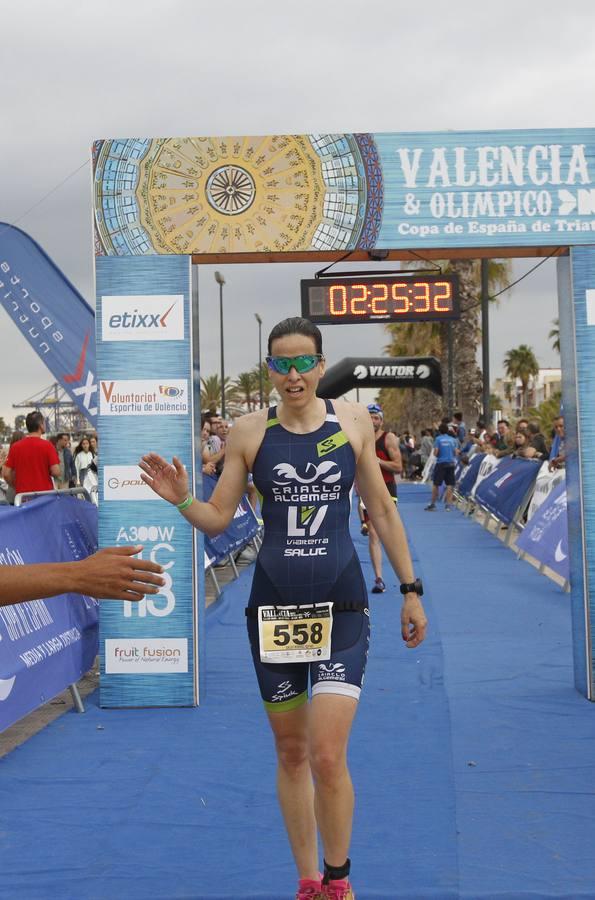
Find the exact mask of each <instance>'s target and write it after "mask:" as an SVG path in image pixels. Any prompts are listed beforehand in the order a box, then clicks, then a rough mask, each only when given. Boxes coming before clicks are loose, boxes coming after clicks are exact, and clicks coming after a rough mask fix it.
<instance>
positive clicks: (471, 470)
mask: <svg viewBox="0 0 595 900" xmlns="http://www.w3.org/2000/svg"><path fill="white" fill-rule="evenodd" d="M484 459H485V453H477V454H476V455H475V456H474V457H473V458H472V460H471V462H470V463H469V465H468V466H467V469H466V471H465V473H464V474H463V477H462V478H461V480H460V482H459V486H458V488H457V490H458V492H459V494H460V495H461V497H468V496H469V494H470V493H471V490H472V489H473V485H474V484H475V479H476V478H477V473H478V472H479V467H480V466H481V464H482V462H483V460H484Z"/></svg>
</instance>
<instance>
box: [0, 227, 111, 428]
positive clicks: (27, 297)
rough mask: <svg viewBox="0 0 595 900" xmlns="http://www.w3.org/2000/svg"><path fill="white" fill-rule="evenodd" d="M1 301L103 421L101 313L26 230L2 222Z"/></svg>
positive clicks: (74, 396)
mask: <svg viewBox="0 0 595 900" xmlns="http://www.w3.org/2000/svg"><path fill="white" fill-rule="evenodd" d="M0 303H1V304H2V306H3V307H4V309H5V310H6V312H7V313H8V315H9V317H10V318H11V320H12V321H13V322H14V324H15V325H16V327H17V328H18V329H19V331H20V332H21V334H22V335H23V336H24V337H25V338H26V339H27V340H28V342H29V343H30V344H31V346H32V347H33V349H34V350H35V352H36V353H37V355H38V356H39V357H40V359H41V360H42V361H43V362H44V363H45V365H46V366H47V367H48V369H49V370H50V372H51V373H52V375H53V376H54V378H55V379H56V381H58V382H59V383H60V384H61V385H62V387H63V388H64V390H65V391H66V393H67V394H68V395H69V397H70V398H71V400H72V401H73V403H75V404H76V405H77V406H78V408H79V409H80V411H81V413H82V414H83V415H84V416H85V417H86V418H87V419H89V420H90V421H91V422H92V423H93V424H94V425H95V424H96V420H97V383H96V380H95V372H96V369H95V315H94V313H93V310H92V309H91V307H90V306H88V305H87V303H86V302H85V300H84V299H83V298H82V296H81V295H80V294H79V292H78V291H77V290H76V288H75V287H74V286H73V285H72V284H71V283H70V281H69V280H68V279H67V278H66V276H65V275H63V274H62V272H61V271H60V269H58V267H57V266H56V265H55V264H54V263H53V262H52V260H51V259H50V258H49V256H48V255H47V254H46V253H45V252H44V251H43V250H42V249H41V247H40V246H39V244H37V243H36V242H35V241H34V240H33V239H32V238H30V237H29V235H28V234H26V233H25V232H24V231H21V230H20V228H14V227H13V226H12V225H7V224H6V223H3V222H0Z"/></svg>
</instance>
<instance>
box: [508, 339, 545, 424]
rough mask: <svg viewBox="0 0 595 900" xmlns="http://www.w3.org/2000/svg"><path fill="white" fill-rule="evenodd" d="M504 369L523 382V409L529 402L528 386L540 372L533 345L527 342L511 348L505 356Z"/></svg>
mask: <svg viewBox="0 0 595 900" xmlns="http://www.w3.org/2000/svg"><path fill="white" fill-rule="evenodd" d="M504 371H505V372H506V374H507V375H508V377H509V378H512V379H513V380H514V381H516V379H517V378H518V379H519V381H520V382H521V410H523V409H524V408H525V406H526V404H527V388H528V385H529V381H530V379H531V378H535V376H536V375H538V374H539V363H538V362H537V358H536V356H535V354H534V353H533V350H532V348H531V347H528V346H527V344H519V346H518V347H515V348H513V349H512V350H509V351H508V353H507V354H506V356H505V357H504Z"/></svg>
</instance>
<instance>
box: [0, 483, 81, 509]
mask: <svg viewBox="0 0 595 900" xmlns="http://www.w3.org/2000/svg"><path fill="white" fill-rule="evenodd" d="M65 494H66V495H68V496H70V497H82V498H83V500H88V501H89V503H91V496H90V494H89V492H88V491H87V490H85V488H83V487H73V488H64V490H61V491H59V490H56V489H54V490H52V491H22V493H20V494H17V495H16V496H15V498H14V505H15V506H22V504H23V503H24V502H26V501H27V500H33V498H34V497H48V496H50V497H51V496H52V495H54V496H62V497H63V496H64V495H65Z"/></svg>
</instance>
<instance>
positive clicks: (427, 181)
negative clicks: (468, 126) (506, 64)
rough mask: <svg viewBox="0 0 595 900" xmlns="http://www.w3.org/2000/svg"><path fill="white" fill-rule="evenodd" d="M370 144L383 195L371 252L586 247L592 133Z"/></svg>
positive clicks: (593, 198) (594, 176)
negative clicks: (376, 159)
mask: <svg viewBox="0 0 595 900" xmlns="http://www.w3.org/2000/svg"><path fill="white" fill-rule="evenodd" d="M372 137H373V139H374V142H375V144H376V147H377V148H378V155H379V158H380V167H381V170H382V177H383V186H384V211H383V218H382V226H381V228H380V234H379V236H378V242H377V246H378V247H391V248H392V247H420V246H423V247H426V248H428V247H502V246H504V247H513V246H515V245H520V246H523V247H529V246H535V245H539V246H543V245H555V244H565V243H568V244H588V243H592V242H593V234H594V232H595V129H592V128H588V129H543V130H541V129H539V130H519V131H459V132H456V131H451V132H441V133H433V132H428V133H425V132H417V133H410V134H375V135H373V136H372Z"/></svg>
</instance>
